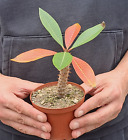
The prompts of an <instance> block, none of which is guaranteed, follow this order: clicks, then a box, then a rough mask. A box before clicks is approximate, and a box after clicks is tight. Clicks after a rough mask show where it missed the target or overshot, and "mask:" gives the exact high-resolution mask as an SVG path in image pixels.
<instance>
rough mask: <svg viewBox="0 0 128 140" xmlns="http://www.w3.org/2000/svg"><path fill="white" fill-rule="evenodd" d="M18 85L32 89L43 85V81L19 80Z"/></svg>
mask: <svg viewBox="0 0 128 140" xmlns="http://www.w3.org/2000/svg"><path fill="white" fill-rule="evenodd" d="M20 80H21V79H20ZM19 85H20V88H21V87H22V88H21V89H25V90H28V91H33V90H34V89H35V88H37V87H39V86H41V85H43V83H35V82H31V81H27V80H21V81H20V84H19ZM20 88H19V89H20Z"/></svg>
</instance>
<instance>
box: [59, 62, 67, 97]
mask: <svg viewBox="0 0 128 140" xmlns="http://www.w3.org/2000/svg"><path fill="white" fill-rule="evenodd" d="M69 70H70V68H69V65H68V66H67V67H65V68H64V69H62V70H60V74H59V78H58V95H59V98H61V97H63V95H64V94H65V90H66V86H67V82H68V77H69Z"/></svg>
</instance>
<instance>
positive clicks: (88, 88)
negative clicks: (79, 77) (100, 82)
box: [81, 83, 92, 93]
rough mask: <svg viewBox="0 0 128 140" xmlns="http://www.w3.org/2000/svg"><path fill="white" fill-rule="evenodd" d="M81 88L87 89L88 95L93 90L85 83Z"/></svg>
mask: <svg viewBox="0 0 128 140" xmlns="http://www.w3.org/2000/svg"><path fill="white" fill-rule="evenodd" d="M81 86H82V87H83V88H84V89H85V92H86V93H88V92H89V91H91V90H92V87H90V86H87V85H86V84H85V83H82V84H81Z"/></svg>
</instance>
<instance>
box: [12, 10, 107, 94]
mask: <svg viewBox="0 0 128 140" xmlns="http://www.w3.org/2000/svg"><path fill="white" fill-rule="evenodd" d="M39 17H40V20H41V22H42V24H43V26H44V27H45V28H46V30H47V31H48V32H49V33H50V35H51V36H52V38H53V39H54V40H55V41H56V42H57V43H58V44H59V45H60V46H61V47H62V50H63V51H62V52H55V51H51V50H47V49H42V48H37V49H33V50H29V51H27V52H24V53H21V54H19V55H18V56H16V57H15V58H13V59H11V60H12V61H15V62H19V63H26V62H31V61H35V60H37V59H40V58H43V57H47V56H51V55H54V56H53V59H52V62H53V65H54V66H55V67H56V68H57V69H58V70H59V71H60V74H59V78H58V85H57V86H58V96H59V97H62V96H63V95H64V94H65V89H66V85H67V81H68V77H69V71H70V68H69V67H70V64H71V63H72V65H73V67H74V69H75V71H76V73H77V75H78V76H79V77H80V79H81V80H82V81H83V82H84V83H85V84H87V85H89V86H92V87H95V86H96V80H95V74H94V71H93V70H92V68H91V67H90V66H89V64H88V63H86V62H85V61H83V60H81V59H80V58H77V57H75V56H72V55H71V53H70V52H71V50H73V49H75V48H77V47H79V46H82V45H83V44H85V43H87V42H89V41H91V40H93V39H94V38H95V37H97V36H98V35H99V34H100V32H101V31H102V30H103V29H104V28H105V22H102V23H101V24H98V25H96V26H94V27H91V28H89V29H87V30H85V31H84V32H82V33H81V34H80V35H79V36H78V38H77V39H76V37H77V35H78V34H79V32H80V29H81V26H80V25H79V24H78V23H75V24H74V25H72V26H70V27H68V28H67V29H66V31H65V45H64V43H63V37H62V33H61V30H60V27H59V25H58V23H57V22H56V21H55V19H54V18H53V17H52V16H51V15H49V14H48V13H47V12H46V11H44V10H43V9H41V8H39ZM75 39H76V41H74V40H75Z"/></svg>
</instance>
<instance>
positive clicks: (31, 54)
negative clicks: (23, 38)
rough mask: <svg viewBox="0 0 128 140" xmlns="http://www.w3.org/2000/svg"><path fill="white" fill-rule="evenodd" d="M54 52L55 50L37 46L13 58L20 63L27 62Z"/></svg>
mask: <svg viewBox="0 0 128 140" xmlns="http://www.w3.org/2000/svg"><path fill="white" fill-rule="evenodd" d="M54 54H56V52H54V51H51V50H46V49H40V48H37V49H33V50H30V51H26V52H24V53H21V54H19V55H18V56H16V57H15V58H13V59H11V60H12V61H15V62H19V63H27V62H31V61H35V60H37V59H40V58H43V57H46V56H50V55H54Z"/></svg>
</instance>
